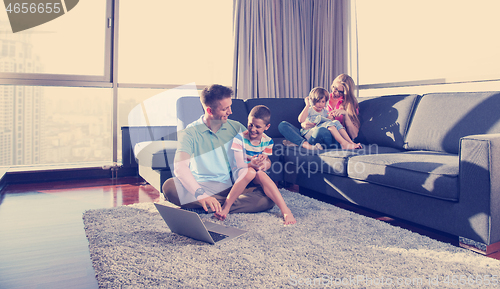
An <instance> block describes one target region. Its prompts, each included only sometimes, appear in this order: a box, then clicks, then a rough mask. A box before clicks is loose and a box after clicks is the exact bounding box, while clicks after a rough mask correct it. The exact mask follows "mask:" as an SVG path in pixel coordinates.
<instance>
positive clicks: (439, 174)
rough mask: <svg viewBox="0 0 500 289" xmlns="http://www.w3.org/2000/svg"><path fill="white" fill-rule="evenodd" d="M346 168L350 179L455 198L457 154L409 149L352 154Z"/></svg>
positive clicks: (444, 198)
mask: <svg viewBox="0 0 500 289" xmlns="http://www.w3.org/2000/svg"><path fill="white" fill-rule="evenodd" d="M347 172H348V176H349V177H350V178H353V179H358V180H362V181H366V182H369V183H374V184H379V185H384V186H388V187H392V188H396V189H400V190H405V191H408V192H412V193H415V194H420V195H424V196H429V197H434V198H438V199H443V200H451V201H458V191H459V190H458V172H459V157H458V156H457V155H455V154H448V153H441V152H428V151H408V152H400V153H389V154H385V153H381V154H377V155H360V156H353V157H351V158H350V159H349V162H348V166H347Z"/></svg>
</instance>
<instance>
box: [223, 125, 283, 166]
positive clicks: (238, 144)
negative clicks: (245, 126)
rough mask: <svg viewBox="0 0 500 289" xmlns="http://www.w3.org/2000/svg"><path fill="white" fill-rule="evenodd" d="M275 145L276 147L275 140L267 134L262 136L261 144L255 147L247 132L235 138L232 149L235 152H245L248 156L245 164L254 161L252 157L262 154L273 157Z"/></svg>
mask: <svg viewBox="0 0 500 289" xmlns="http://www.w3.org/2000/svg"><path fill="white" fill-rule="evenodd" d="M273 145H274V141H273V139H272V138H270V137H268V136H267V135H266V134H265V133H263V134H262V139H261V140H260V144H258V145H253V144H252V143H251V142H250V140H249V139H248V130H246V131H244V132H242V133H239V134H237V135H236V136H235V137H234V140H233V144H232V146H231V149H233V150H235V151H244V153H245V156H246V159H245V162H246V163H249V162H250V161H251V160H252V157H254V156H257V155H260V154H265V155H272V154H273Z"/></svg>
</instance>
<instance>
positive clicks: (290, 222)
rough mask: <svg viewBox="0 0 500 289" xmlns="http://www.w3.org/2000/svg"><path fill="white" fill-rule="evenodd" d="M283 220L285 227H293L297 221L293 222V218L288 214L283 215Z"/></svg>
mask: <svg viewBox="0 0 500 289" xmlns="http://www.w3.org/2000/svg"><path fill="white" fill-rule="evenodd" d="M283 219H284V221H285V222H284V224H285V225H293V224H295V223H297V221H296V220H295V218H294V217H293V214H292V213H291V212H290V213H287V214H283Z"/></svg>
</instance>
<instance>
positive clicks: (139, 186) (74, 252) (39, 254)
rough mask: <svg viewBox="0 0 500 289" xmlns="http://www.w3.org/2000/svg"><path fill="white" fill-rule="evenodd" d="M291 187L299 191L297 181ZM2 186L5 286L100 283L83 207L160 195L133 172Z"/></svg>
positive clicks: (0, 263)
mask: <svg viewBox="0 0 500 289" xmlns="http://www.w3.org/2000/svg"><path fill="white" fill-rule="evenodd" d="M287 189H289V190H292V191H298V188H297V187H287ZM4 192H5V196H4V199H3V202H2V203H1V205H0V288H2V289H3V288H8V289H10V288H51V289H54V288H98V285H97V281H96V280H95V277H94V269H93V268H92V263H91V260H90V254H89V250H88V241H87V237H86V236H85V230H84V227H83V220H82V214H83V212H85V211H86V210H89V209H97V208H108V207H116V206H121V205H129V204H133V203H140V202H154V201H157V200H159V198H160V194H159V192H158V191H157V190H156V189H154V188H153V187H152V186H150V185H148V184H146V183H144V182H143V180H142V179H140V178H135V177H128V178H120V179H118V180H111V179H99V180H75V181H66V182H50V183H36V184H11V185H8V186H7V188H6V189H5V190H4ZM301 193H303V192H301ZM304 194H306V195H309V196H310V197H315V198H317V199H320V200H322V201H326V202H329V203H332V204H334V205H336V206H339V207H342V208H345V209H348V210H352V211H355V212H357V213H360V214H363V215H366V216H369V217H373V218H376V219H379V220H382V221H386V222H388V223H391V224H393V225H395V226H400V227H404V228H406V229H409V230H413V231H416V232H418V233H420V234H424V235H427V236H429V237H431V238H434V239H437V240H440V241H443V242H448V243H450V244H453V245H455V246H459V244H458V238H456V237H454V236H450V235H446V234H443V233H440V232H436V231H432V230H428V229H425V228H419V227H418V226H415V225H412V224H407V223H404V222H400V221H397V220H394V219H391V218H387V217H384V216H380V215H377V214H375V213H373V212H369V211H364V210H361V209H359V208H356V207H353V206H350V205H349V204H346V203H342V202H338V201H335V200H334V199H333V198H328V197H325V196H317V195H311V194H309V193H304ZM485 258H486V257H485ZM498 259H500V258H498Z"/></svg>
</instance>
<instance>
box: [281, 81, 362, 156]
mask: <svg viewBox="0 0 500 289" xmlns="http://www.w3.org/2000/svg"><path fill="white" fill-rule="evenodd" d="M354 87H355V85H354V80H353V79H352V78H351V77H350V76H349V75H347V74H341V75H339V76H337V77H336V78H335V80H333V82H332V85H331V90H332V93H331V94H330V99H329V101H328V111H329V114H330V116H331V117H333V119H336V120H339V121H340V122H341V123H342V125H343V126H344V127H345V129H346V131H347V133H348V134H349V136H350V137H351V139H355V138H356V137H357V136H358V132H359V126H360V123H359V118H358V114H359V105H358V101H357V99H356V96H355V95H354ZM301 126H302V128H303V129H310V128H312V127H314V126H315V123H313V122H310V121H308V120H306V121H304V122H302V123H301ZM278 130H279V131H280V133H281V134H282V135H283V136H284V137H285V138H286V140H284V141H283V144H285V145H292V146H294V145H297V146H302V147H303V148H306V149H311V150H312V149H323V146H330V145H332V144H333V145H335V144H337V143H336V141H335V139H333V137H332V134H331V133H330V131H329V130H328V129H327V128H318V129H317V130H315V132H314V134H312V135H311V136H310V137H309V139H307V140H306V139H304V138H303V137H302V136H301V134H300V130H299V129H298V128H296V127H295V126H293V125H292V124H290V123H289V122H287V121H282V122H281V123H280V124H279V125H278Z"/></svg>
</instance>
